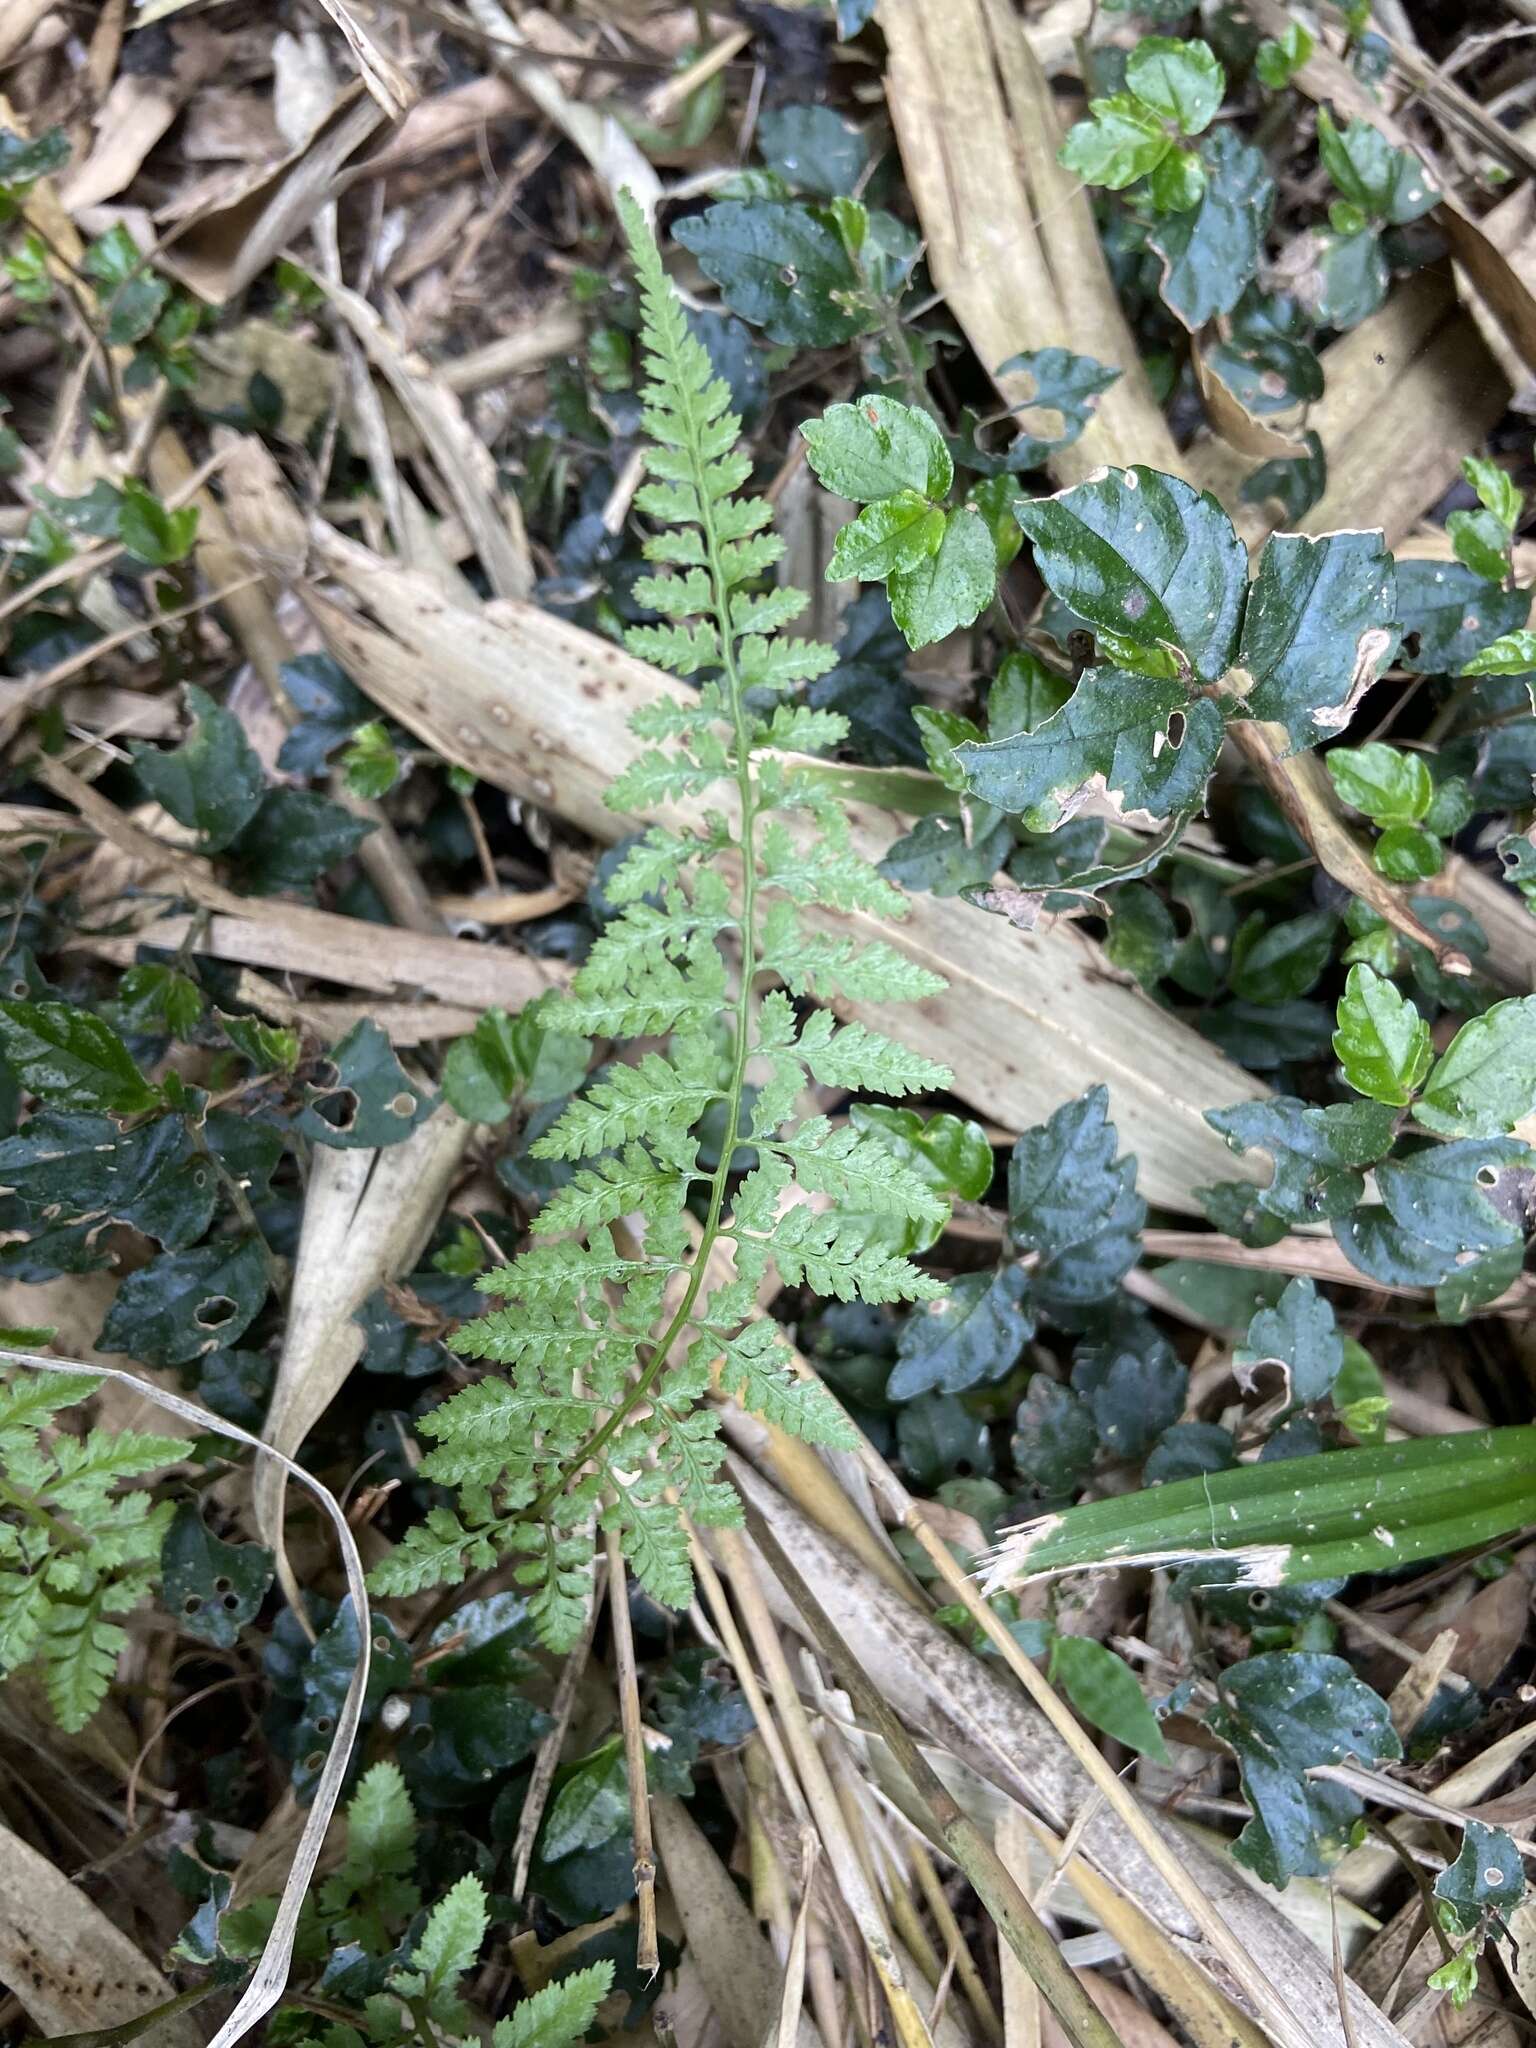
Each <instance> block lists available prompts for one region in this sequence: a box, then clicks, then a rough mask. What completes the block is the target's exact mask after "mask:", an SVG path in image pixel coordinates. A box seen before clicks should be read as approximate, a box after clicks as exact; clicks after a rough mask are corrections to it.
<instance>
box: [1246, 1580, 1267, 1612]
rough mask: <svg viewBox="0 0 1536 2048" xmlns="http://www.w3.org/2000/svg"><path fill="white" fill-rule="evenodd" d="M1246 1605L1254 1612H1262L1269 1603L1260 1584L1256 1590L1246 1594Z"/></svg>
mask: <svg viewBox="0 0 1536 2048" xmlns="http://www.w3.org/2000/svg"><path fill="white" fill-rule="evenodd" d="M1248 1605H1249V1607H1250V1608H1251V1609H1252V1610H1253V1612H1254V1613H1255V1614H1262V1613H1263V1612H1264V1610H1265V1608H1266V1607H1267V1606H1268V1605H1269V1595H1268V1594H1267V1593H1266V1592H1265V1591H1264V1589H1263V1587H1262V1586H1261V1587H1260V1588H1259V1589H1258V1591H1257V1592H1254V1593H1250V1594H1249V1595H1248Z"/></svg>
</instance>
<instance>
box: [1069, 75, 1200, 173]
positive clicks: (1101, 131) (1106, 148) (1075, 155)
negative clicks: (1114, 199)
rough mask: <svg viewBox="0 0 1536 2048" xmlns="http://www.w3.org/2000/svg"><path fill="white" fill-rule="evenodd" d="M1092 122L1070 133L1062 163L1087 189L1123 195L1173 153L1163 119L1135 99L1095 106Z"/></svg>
mask: <svg viewBox="0 0 1536 2048" xmlns="http://www.w3.org/2000/svg"><path fill="white" fill-rule="evenodd" d="M1088 115H1089V118H1088V119H1087V120H1086V121H1079V122H1077V123H1076V124H1075V126H1073V127H1072V128H1071V129H1069V130H1068V132H1067V139H1066V141H1065V142H1063V144H1062V145H1061V151H1060V156H1061V161H1062V163H1063V164H1064V165H1065V166H1066V168H1067V169H1068V170H1069V171H1072V172H1075V174H1076V175H1077V176H1078V177H1079V178H1081V179H1082V181H1083V183H1084V184H1085V185H1103V186H1106V187H1107V188H1108V190H1110V191H1111V192H1121V191H1123V190H1124V189H1125V187H1126V186H1127V185H1134V184H1135V182H1136V180H1137V179H1138V178H1144V177H1146V175H1147V173H1148V172H1149V171H1152V170H1155V169H1156V168H1157V166H1158V164H1160V163H1161V162H1162V160H1163V158H1164V157H1165V156H1166V155H1167V154H1168V151H1169V149H1170V148H1171V147H1172V138H1171V137H1170V135H1169V133H1168V130H1167V129H1166V127H1164V125H1163V122H1162V119H1161V117H1160V116H1159V115H1158V114H1157V113H1155V112H1154V110H1153V109H1152V108H1151V107H1148V106H1144V105H1143V104H1142V102H1141V101H1140V100H1139V99H1138V98H1137V97H1136V95H1135V94H1134V93H1129V92H1117V93H1112V94H1110V95H1109V96H1108V97H1107V98H1105V99H1097V100H1090V101H1089V103H1088Z"/></svg>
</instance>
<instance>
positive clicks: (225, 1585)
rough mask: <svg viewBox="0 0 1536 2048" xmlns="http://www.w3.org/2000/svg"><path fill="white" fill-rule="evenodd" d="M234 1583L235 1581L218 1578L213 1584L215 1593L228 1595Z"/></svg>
mask: <svg viewBox="0 0 1536 2048" xmlns="http://www.w3.org/2000/svg"><path fill="white" fill-rule="evenodd" d="M234 1583H235V1582H234V1580H233V1579H225V1578H218V1579H215V1580H214V1582H213V1590H214V1591H215V1593H227V1592H228V1591H229V1590H230V1588H231V1587H232V1586H233V1585H234Z"/></svg>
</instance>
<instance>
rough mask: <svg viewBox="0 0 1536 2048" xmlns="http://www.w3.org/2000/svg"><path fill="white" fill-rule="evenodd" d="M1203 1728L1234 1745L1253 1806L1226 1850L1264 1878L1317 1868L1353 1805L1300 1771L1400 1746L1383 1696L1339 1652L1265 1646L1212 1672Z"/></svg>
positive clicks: (1350, 1797) (1283, 1878)
mask: <svg viewBox="0 0 1536 2048" xmlns="http://www.w3.org/2000/svg"><path fill="white" fill-rule="evenodd" d="M1209 1724H1210V1727H1211V1730H1212V1732H1213V1733H1214V1734H1215V1735H1217V1736H1219V1737H1220V1738H1221V1740H1222V1741H1223V1742H1225V1743H1228V1744H1229V1745H1230V1746H1231V1748H1232V1749H1234V1750H1235V1751H1236V1753H1237V1760H1238V1767H1239V1769H1240V1771H1241V1773H1242V1780H1243V1791H1244V1793H1245V1795H1246V1796H1247V1799H1248V1802H1249V1804H1250V1805H1251V1806H1252V1808H1253V1814H1254V1817H1253V1819H1252V1820H1251V1821H1249V1823H1248V1825H1247V1826H1246V1827H1245V1828H1244V1830H1243V1832H1242V1834H1241V1835H1239V1837H1238V1839H1237V1842H1236V1843H1235V1845H1234V1848H1233V1854H1234V1855H1235V1856H1236V1857H1237V1858H1238V1860H1239V1861H1240V1862H1242V1863H1246V1864H1247V1866H1248V1868H1249V1869H1250V1870H1253V1871H1256V1872H1257V1873H1258V1875H1259V1876H1260V1877H1262V1878H1263V1879H1264V1880H1265V1882H1266V1883H1268V1884H1273V1885H1280V1886H1283V1885H1285V1884H1286V1883H1288V1882H1289V1880H1290V1879H1291V1878H1293V1877H1307V1876H1314V1875H1318V1874H1320V1873H1321V1872H1322V1871H1324V1870H1325V1869H1326V1868H1327V1861H1326V1855H1327V1850H1328V1849H1329V1848H1330V1847H1332V1846H1336V1845H1337V1844H1338V1842H1339V1838H1340V1837H1341V1836H1342V1834H1343V1833H1344V1832H1345V1831H1346V1830H1347V1829H1348V1828H1349V1827H1350V1826H1351V1825H1352V1824H1353V1822H1354V1820H1355V1819H1356V1818H1357V1816H1358V1815H1359V1813H1360V1811H1361V1805H1360V1801H1359V1799H1358V1798H1357V1797H1356V1796H1355V1794H1354V1793H1352V1792H1349V1791H1347V1790H1346V1789H1345V1788H1344V1787H1343V1786H1341V1785H1335V1784H1330V1783H1328V1782H1327V1781H1318V1780H1314V1779H1309V1778H1308V1777H1307V1776H1306V1773H1307V1772H1308V1771H1309V1770H1311V1769H1313V1768H1314V1767H1315V1766H1317V1765H1319V1764H1338V1763H1343V1762H1344V1761H1345V1759H1346V1758H1349V1757H1355V1758H1358V1759H1359V1761H1360V1762H1361V1763H1365V1764H1371V1763H1377V1762H1380V1761H1383V1760H1385V1759H1388V1758H1393V1757H1398V1756H1401V1755H1402V1744H1401V1743H1400V1742H1399V1741H1398V1739H1397V1736H1396V1734H1395V1733H1394V1732H1393V1728H1392V1722H1391V1717H1390V1715H1389V1714H1388V1711H1387V1705H1386V1702H1385V1701H1384V1700H1382V1699H1379V1698H1378V1697H1377V1695H1376V1694H1375V1693H1373V1692H1372V1691H1371V1690H1370V1688H1369V1687H1368V1686H1366V1685H1364V1684H1362V1683H1361V1681H1360V1680H1359V1679H1358V1678H1357V1677H1356V1676H1355V1674H1354V1672H1353V1671H1352V1670H1351V1669H1350V1667H1349V1666H1348V1665H1347V1664H1346V1663H1345V1662H1344V1660H1343V1658H1342V1657H1326V1656H1319V1655H1317V1654H1314V1653H1311V1652H1299V1651H1274V1652H1271V1653H1270V1654H1269V1655H1267V1656H1262V1657H1250V1658H1249V1659H1248V1661H1247V1662H1246V1663H1245V1664H1234V1665H1232V1666H1231V1667H1230V1668H1229V1669H1228V1670H1227V1671H1225V1672H1224V1673H1223V1674H1222V1678H1221V1700H1220V1703H1219V1704H1218V1705H1217V1706H1216V1707H1214V1708H1213V1709H1212V1710H1211V1713H1210V1716H1209Z"/></svg>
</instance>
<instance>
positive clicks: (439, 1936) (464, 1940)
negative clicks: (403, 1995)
mask: <svg viewBox="0 0 1536 2048" xmlns="http://www.w3.org/2000/svg"><path fill="white" fill-rule="evenodd" d="M489 1925H490V1907H489V1905H488V1903H487V1901H486V1896H485V1886H484V1885H483V1884H482V1883H481V1882H480V1880H479V1878H478V1877H475V1876H473V1875H471V1876H468V1877H461V1878H460V1879H459V1881H458V1883H457V1884H455V1885H453V1886H451V1887H450V1889H449V1890H448V1891H446V1892H444V1894H443V1896H442V1897H441V1898H440V1899H439V1900H438V1902H437V1904H436V1905H435V1906H434V1907H433V1908H432V1911H431V1912H430V1913H429V1914H428V1916H427V1924H426V1926H425V1927H424V1928H423V1929H422V1930H421V1934H420V1936H419V1937H418V1939H417V1942H416V1946H415V1947H414V1948H413V1949H412V1950H411V1973H412V1975H413V1976H415V1977H417V1978H419V1979H420V1980H421V1981H422V1982H423V1984H424V1985H425V1987H426V1990H427V1995H428V1996H429V1997H430V1996H431V1995H432V1994H433V1993H435V1992H439V1991H442V1990H444V1989H446V1988H447V1987H448V1986H449V1985H451V1984H453V1983H454V1981H455V1980H456V1979H457V1978H459V1977H462V1976H463V1975H464V1973H465V1971H466V1970H469V1969H472V1968H473V1967H474V1964H475V1962H476V1959H477V1958H478V1956H479V1954H480V1946H481V1943H482V1942H483V1941H484V1940H485V1930H486V1928H487V1927H488V1926H489Z"/></svg>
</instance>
